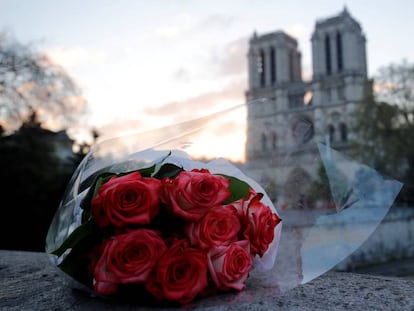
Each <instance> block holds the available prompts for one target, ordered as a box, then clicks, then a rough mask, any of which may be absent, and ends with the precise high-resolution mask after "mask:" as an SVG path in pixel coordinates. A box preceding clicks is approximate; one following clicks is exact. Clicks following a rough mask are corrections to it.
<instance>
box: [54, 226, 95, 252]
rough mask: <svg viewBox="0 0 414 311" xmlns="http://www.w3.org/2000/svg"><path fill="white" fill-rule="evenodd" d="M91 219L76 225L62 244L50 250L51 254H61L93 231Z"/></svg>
mask: <svg viewBox="0 0 414 311" xmlns="http://www.w3.org/2000/svg"><path fill="white" fill-rule="evenodd" d="M93 228H94V226H93V223H92V220H89V221H87V222H86V223H84V224H82V225H80V226H79V227H77V228H76V229H75V230H74V231H73V232H72V233H71V234H70V235H69V236H68V237H67V238H66V240H65V241H64V242H63V243H62V245H61V246H60V247H59V248H58V249H56V250H55V251H53V252H52V254H53V255H56V256H58V257H59V256H61V255H62V254H63V253H64V252H65V251H66V250H67V249H69V248H73V247H75V246H76V245H77V244H78V243H79V242H81V241H82V240H83V239H85V238H86V237H88V236H89V235H91V234H92V233H93Z"/></svg>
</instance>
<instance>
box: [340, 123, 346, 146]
mask: <svg viewBox="0 0 414 311" xmlns="http://www.w3.org/2000/svg"><path fill="white" fill-rule="evenodd" d="M339 132H340V135H341V141H343V142H346V141H347V139H348V130H347V128H346V124H345V123H341V124H339Z"/></svg>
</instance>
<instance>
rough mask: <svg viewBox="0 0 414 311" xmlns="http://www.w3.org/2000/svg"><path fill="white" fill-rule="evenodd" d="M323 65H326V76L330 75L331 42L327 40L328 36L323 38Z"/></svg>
mask: <svg viewBox="0 0 414 311" xmlns="http://www.w3.org/2000/svg"><path fill="white" fill-rule="evenodd" d="M325 64H326V74H327V75H330V74H331V73H332V66H331V40H329V35H326V37H325Z"/></svg>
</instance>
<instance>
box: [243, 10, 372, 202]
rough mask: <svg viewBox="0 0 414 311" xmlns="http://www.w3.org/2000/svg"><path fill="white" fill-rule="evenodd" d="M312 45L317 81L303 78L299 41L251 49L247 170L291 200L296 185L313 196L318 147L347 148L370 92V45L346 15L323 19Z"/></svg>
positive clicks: (273, 39) (266, 41) (265, 38)
mask: <svg viewBox="0 0 414 311" xmlns="http://www.w3.org/2000/svg"><path fill="white" fill-rule="evenodd" d="M311 42H312V69H313V70H312V72H313V75H312V79H311V81H304V80H303V79H302V68H301V53H300V51H299V48H298V42H297V40H296V39H295V38H293V37H291V36H289V35H288V34H286V33H285V32H283V31H275V32H272V33H267V34H263V35H258V34H256V33H254V34H253V36H252V37H251V38H250V42H249V52H248V76H249V81H248V90H247V92H246V102H247V103H248V105H247V141H246V165H247V168H248V170H249V171H250V172H251V173H252V174H253V175H254V176H256V178H258V179H259V180H261V181H262V182H266V181H268V182H270V183H272V184H273V185H272V186H273V187H276V188H280V187H284V188H285V191H284V192H285V193H284V194H283V195H284V196H285V197H286V196H289V193H288V192H289V191H288V190H289V189H292V185H293V188H294V189H295V191H296V192H297V191H299V192H300V191H308V189H307V187H306V186H305V185H308V184H309V183H310V182H311V180H312V179H314V178H316V176H317V171H318V167H319V166H320V163H318V162H317V161H315V155H317V148H316V145H315V141H318V142H324V143H325V144H326V145H328V146H330V147H332V148H334V149H335V150H339V151H343V152H346V150H347V148H348V149H349V145H350V144H349V142H350V140H352V138H353V135H354V133H353V132H352V128H353V120H354V118H353V113H354V111H355V109H356V108H357V106H358V105H360V104H361V103H362V102H363V100H364V99H365V95H366V92H367V88H368V87H369V83H368V77H367V60H366V48H365V46H366V39H365V36H364V33H363V31H362V28H361V25H360V24H359V23H358V21H356V20H355V19H354V18H353V17H352V16H351V14H350V13H349V12H348V10H347V9H346V8H344V10H343V11H342V12H341V13H339V14H338V15H336V16H333V17H329V18H325V19H320V20H317V21H316V24H315V29H314V31H313V33H312V37H311ZM288 188H289V189H288ZM301 189H302V190H301ZM278 195H280V191H279V192H278ZM299 195H300V194H299Z"/></svg>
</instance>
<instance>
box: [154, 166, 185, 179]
mask: <svg viewBox="0 0 414 311" xmlns="http://www.w3.org/2000/svg"><path fill="white" fill-rule="evenodd" d="M182 171H183V168H182V167H179V166H177V165H175V164H171V163H166V164H164V165H163V166H161V167H160V169H159V170H158V172H157V173H156V174H155V175H153V177H155V178H158V179H162V178H165V177H169V178H175V177H177V176H178V174H180V172H182Z"/></svg>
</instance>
